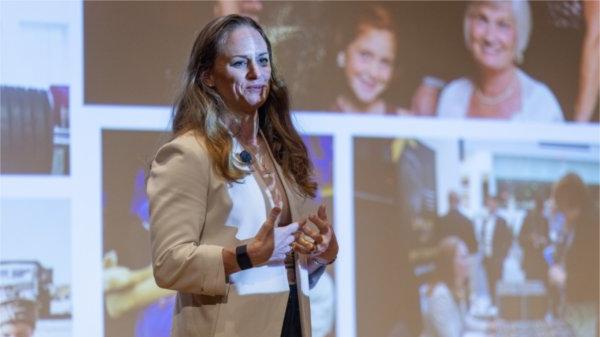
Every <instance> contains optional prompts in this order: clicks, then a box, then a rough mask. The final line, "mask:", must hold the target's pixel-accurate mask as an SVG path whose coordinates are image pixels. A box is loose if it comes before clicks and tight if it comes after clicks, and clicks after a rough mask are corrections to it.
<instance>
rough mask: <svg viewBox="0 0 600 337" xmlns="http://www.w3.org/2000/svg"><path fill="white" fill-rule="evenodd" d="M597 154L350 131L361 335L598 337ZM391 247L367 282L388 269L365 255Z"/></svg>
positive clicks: (583, 148) (584, 149) (586, 149)
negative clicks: (372, 224) (374, 135)
mask: <svg viewBox="0 0 600 337" xmlns="http://www.w3.org/2000/svg"><path fill="white" fill-rule="evenodd" d="M598 150H599V148H598V146H597V145H583V144H582V145H578V146H577V147H573V148H570V147H569V146H564V145H563V144H544V143H526V142H521V143H518V142H517V143H512V144H511V143H507V142H504V143H498V142H494V141H482V140H480V141H478V140H469V139H460V140H450V139H419V140H415V139H402V138H399V139H390V138H355V170H356V175H355V205H356V213H355V214H356V237H357V241H356V245H357V247H356V249H357V252H359V254H360V255H357V261H356V263H357V264H356V268H357V282H358V284H357V289H361V288H362V287H374V285H375V284H377V289H373V290H372V291H370V292H369V294H368V295H366V294H364V295H363V294H361V292H360V291H358V292H357V306H358V308H359V309H358V311H357V320H358V333H359V334H360V333H367V331H370V332H373V331H377V333H379V334H382V335H387V336H410V335H414V333H415V332H414V331H417V332H418V331H421V332H423V333H424V334H425V335H426V336H471V335H476V336H496V335H498V336H527V335H529V334H538V335H543V336H545V335H548V334H551V333H553V331H557V332H556V333H557V334H558V335H560V336H594V335H595V331H596V329H597V326H598V325H597V324H598V319H597V316H598V313H597V306H598V287H597V285H598V256H599V251H598V244H597V241H594V240H595V238H597V236H598V228H599V220H598V207H597V204H598V186H599V181H598V177H597V175H595V174H594V172H596V170H597V169H598V165H599V161H598V158H597V154H598ZM582 154H584V155H583V156H582ZM557 158H560V159H557ZM549 163H551V164H549ZM540 165H552V167H547V168H546V169H545V170H543V169H541V166H540ZM428 169H431V170H433V171H432V173H427V170H428ZM542 172H543V173H542ZM373 176H386V177H389V180H388V181H386V182H382V183H381V184H374V183H372V182H370V177H373ZM409 176H410V177H411V180H412V181H413V183H411V184H410V185H411V186H414V187H407V181H408V179H407V177H409ZM434 177H437V179H436V178H434ZM428 196H431V198H432V200H433V201H428V200H429V197H428ZM435 200H437V202H436V201H435ZM429 205H430V206H429ZM428 209H431V211H428ZM430 212H432V213H430ZM373 214H378V216H377V217H374V216H373ZM567 214H569V215H567ZM368 219H375V222H376V223H377V224H379V225H380V226H381V227H378V232H380V233H372V232H371V230H372V229H371V228H369V227H368V225H367V224H368ZM369 232H371V234H370V235H367V234H366V233H369ZM591 238H594V239H591ZM388 254H394V256H395V259H394V260H393V261H389V262H387V263H386V264H385V267H382V268H384V269H385V270H386V271H385V273H386V275H387V278H386V279H385V280H383V281H382V280H377V281H375V280H371V279H370V278H369V277H368V276H367V275H368V272H375V273H377V274H380V273H384V272H383V271H377V268H376V267H373V266H371V265H370V264H369V261H370V260H371V259H373V258H376V257H377V256H385V255H388ZM363 255H366V256H363ZM583 269H585V270H586V272H584V271H583ZM389 293H394V294H396V297H395V298H398V299H400V301H401V302H400V303H402V305H399V304H398V303H396V302H394V301H390V300H386V296H389ZM373 298H375V299H378V300H377V301H375V302H373V301H372V299H373ZM374 305H377V306H383V309H380V310H378V311H376V312H377V314H374V312H375V309H374V307H373V306H374ZM360 308H364V309H363V310H361V309H360ZM382 312H385V313H387V314H385V315H382V314H381V313H382ZM415 322H417V323H415ZM419 322H420V323H419ZM527 322H529V323H527Z"/></svg>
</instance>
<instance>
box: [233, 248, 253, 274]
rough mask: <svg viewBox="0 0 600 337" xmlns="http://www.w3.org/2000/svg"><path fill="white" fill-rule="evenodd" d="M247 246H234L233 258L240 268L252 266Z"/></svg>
mask: <svg viewBox="0 0 600 337" xmlns="http://www.w3.org/2000/svg"><path fill="white" fill-rule="evenodd" d="M247 248H248V247H246V245H241V246H237V247H236V248H235V259H236V260H237V263H238V265H239V266H240V268H241V269H242V270H245V269H250V268H252V261H250V256H248V250H247Z"/></svg>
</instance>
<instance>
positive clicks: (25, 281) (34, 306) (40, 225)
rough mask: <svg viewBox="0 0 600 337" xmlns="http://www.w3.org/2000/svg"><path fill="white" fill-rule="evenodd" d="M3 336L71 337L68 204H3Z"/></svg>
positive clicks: (0, 309) (0, 233)
mask: <svg viewBox="0 0 600 337" xmlns="http://www.w3.org/2000/svg"><path fill="white" fill-rule="evenodd" d="M0 209H1V212H0V220H1V221H0V243H1V244H0V313H1V315H0V335H2V336H23V337H32V336H35V337H59V336H71V335H72V333H71V331H72V328H71V326H72V322H71V317H72V302H71V221H70V205H69V201H68V200H49V199H12V198H11V199H9V198H2V199H1V200H0Z"/></svg>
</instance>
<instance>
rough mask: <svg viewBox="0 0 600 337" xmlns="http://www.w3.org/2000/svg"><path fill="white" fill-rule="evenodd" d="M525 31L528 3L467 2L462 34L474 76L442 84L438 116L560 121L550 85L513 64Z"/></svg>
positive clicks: (528, 26)
mask: <svg viewBox="0 0 600 337" xmlns="http://www.w3.org/2000/svg"><path fill="white" fill-rule="evenodd" d="M530 32H531V14H530V8H529V4H528V2H527V1H519V0H514V1H473V2H471V3H470V4H469V5H468V6H467V10H466V14H465V18H464V34H465V43H466V47H467V49H468V51H469V52H470V53H471V56H472V58H473V61H474V63H475V76H474V77H473V78H466V77H463V78H460V79H457V80H454V81H452V82H451V83H449V84H448V85H447V87H446V88H444V90H443V91H442V94H441V97H440V102H439V105H438V111H437V113H438V115H439V116H440V117H450V118H464V117H470V118H497V119H507V120H521V121H538V122H559V121H562V120H563V114H562V111H561V109H560V106H559V104H558V101H557V100H556V98H555V97H554V94H553V93H552V92H551V91H550V89H548V87H546V86H545V85H544V84H542V83H540V82H538V81H536V80H535V79H533V78H531V77H530V76H529V75H527V74H525V73H524V72H523V71H522V70H520V69H519V68H518V67H517V64H519V63H521V62H522V60H523V53H524V52H525V49H526V48H527V44H528V42H529V35H530Z"/></svg>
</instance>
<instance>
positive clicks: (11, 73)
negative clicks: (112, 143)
mask: <svg viewBox="0 0 600 337" xmlns="http://www.w3.org/2000/svg"><path fill="white" fill-rule="evenodd" d="M69 9H70V4H68V3H66V2H56V1H55V2H50V1H48V2H44V3H39V2H32V1H3V2H2V10H1V12H2V15H1V16H2V18H1V20H0V28H1V30H2V39H1V40H0V58H1V59H2V66H1V67H0V97H2V99H0V121H1V122H0V156H1V157H2V160H0V174H2V175H8V174H10V175H62V176H65V175H69V174H70V153H69V152H70V101H71V98H70V95H71V94H72V93H70V91H71V90H72V88H71V86H72V82H71V80H72V78H71V74H72V72H71V66H72V64H73V61H74V60H73V59H72V56H71V55H72V48H73V46H74V45H75V44H74V43H73V41H72V40H71V36H72V34H73V30H74V29H73V26H72V25H71V23H70V22H69V20H68V18H67V17H65V16H62V15H56V14H57V13H65V12H68V11H69Z"/></svg>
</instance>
